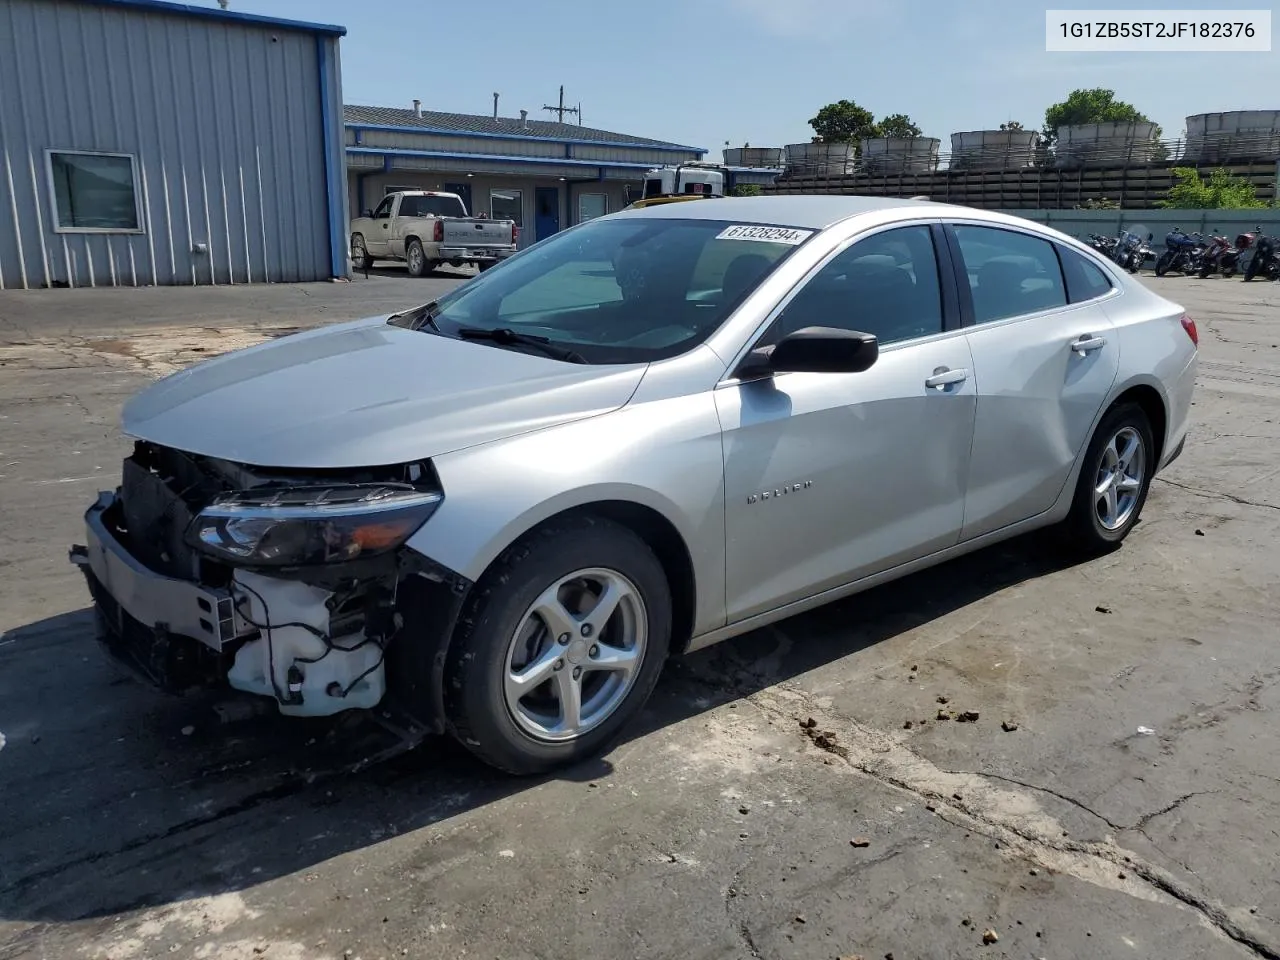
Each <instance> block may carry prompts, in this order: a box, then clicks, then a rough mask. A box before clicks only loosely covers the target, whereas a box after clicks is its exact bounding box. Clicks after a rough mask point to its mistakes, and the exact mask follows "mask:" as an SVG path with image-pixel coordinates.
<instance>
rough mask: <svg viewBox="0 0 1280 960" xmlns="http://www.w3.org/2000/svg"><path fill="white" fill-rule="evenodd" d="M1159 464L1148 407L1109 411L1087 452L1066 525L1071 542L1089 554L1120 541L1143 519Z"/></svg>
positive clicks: (1121, 407)
mask: <svg viewBox="0 0 1280 960" xmlns="http://www.w3.org/2000/svg"><path fill="white" fill-rule="evenodd" d="M1155 468H1156V463H1155V443H1154V441H1153V439H1152V434H1151V421H1150V420H1149V419H1148V418H1147V415H1146V413H1145V412H1144V411H1143V409H1142V408H1141V407H1140V406H1138V405H1137V404H1136V403H1124V404H1121V405H1119V406H1117V407H1114V408H1113V409H1111V410H1110V411H1108V412H1107V413H1106V415H1105V416H1103V418H1102V422H1101V423H1099V424H1098V429H1097V430H1096V431H1095V432H1094V435H1093V439H1092V440H1090V442H1089V449H1088V450H1087V451H1085V458H1084V466H1083V467H1082V468H1081V470H1080V479H1079V480H1078V481H1077V482H1076V493H1075V499H1074V501H1073V502H1072V504H1071V512H1070V513H1069V514H1068V515H1067V519H1066V522H1065V523H1064V524H1063V526H1064V528H1065V529H1064V532H1065V533H1066V534H1067V535H1068V539H1069V540H1070V542H1071V544H1072V545H1073V546H1075V547H1076V548H1077V550H1078V551H1079V552H1081V553H1084V554H1086V555H1089V554H1099V553H1104V552H1106V551H1107V550H1110V549H1113V548H1115V547H1117V546H1119V544H1120V542H1121V541H1122V540H1124V538H1125V537H1127V536H1128V535H1129V531H1131V530H1132V529H1133V527H1134V525H1135V524H1137V522H1138V516H1139V515H1140V514H1141V513H1142V506H1143V504H1144V503H1146V500H1147V491H1148V490H1149V489H1150V487H1151V478H1152V476H1153V475H1154V474H1155Z"/></svg>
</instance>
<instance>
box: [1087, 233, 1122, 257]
mask: <svg viewBox="0 0 1280 960" xmlns="http://www.w3.org/2000/svg"><path fill="white" fill-rule="evenodd" d="M1088 243H1089V246H1091V247H1093V249H1095V250H1097V251H1098V252H1099V253H1100V254H1102V255H1103V256H1104V257H1106V258H1107V259H1108V260H1110V259H1111V255H1112V253H1113V252H1114V251H1115V248H1116V238H1115V237H1104V236H1101V235H1100V234H1097V233H1091V234H1089V239H1088Z"/></svg>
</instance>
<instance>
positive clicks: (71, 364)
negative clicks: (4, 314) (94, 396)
mask: <svg viewBox="0 0 1280 960" xmlns="http://www.w3.org/2000/svg"><path fill="white" fill-rule="evenodd" d="M298 329H299V328H298V327H296V326H287V327H197V328H191V327H167V328H159V329H150V330H147V331H145V332H140V333H138V334H136V335H131V336H126V337H112V338H103V339H100V340H99V339H76V340H68V339H64V338H53V337H41V338H37V339H35V340H29V341H26V342H24V343H21V344H12V345H10V346H0V366H6V365H9V364H14V365H19V364H20V365H22V366H25V367H28V368H33V369H42V370H59V369H77V368H81V367H84V368H91V367H101V365H102V361H103V360H106V361H107V363H109V364H111V365H123V366H127V367H130V368H133V369H141V370H145V371H146V372H147V373H150V374H152V375H153V376H155V377H165V376H168V375H169V374H171V373H176V372H178V371H179V370H181V369H183V368H184V367H187V366H190V365H191V364H193V363H199V362H200V361H201V360H208V359H209V358H210V357H216V356H217V355H218V354H221V353H229V352H231V351H233V350H240V349H243V348H245V347H252V346H256V345H257V344H259V343H265V342H266V341H268V340H275V339H278V338H280V337H285V336H288V335H290V334H293V333H297V332H298Z"/></svg>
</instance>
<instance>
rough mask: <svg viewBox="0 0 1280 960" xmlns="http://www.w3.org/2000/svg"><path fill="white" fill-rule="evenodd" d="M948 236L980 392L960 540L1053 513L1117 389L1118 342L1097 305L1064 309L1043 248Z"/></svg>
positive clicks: (989, 233) (981, 236) (984, 231)
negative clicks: (969, 315) (968, 309)
mask: <svg viewBox="0 0 1280 960" xmlns="http://www.w3.org/2000/svg"><path fill="white" fill-rule="evenodd" d="M954 236H955V238H956V241H957V246H958V248H959V252H960V258H959V259H960V262H961V263H963V264H964V269H963V270H962V271H961V273H962V278H961V279H962V280H963V279H964V278H965V277H967V278H968V281H969V283H968V289H965V285H964V284H963V283H962V289H961V296H962V297H964V296H966V295H967V296H970V297H971V303H972V306H973V309H974V319H975V320H976V321H978V322H977V323H975V324H974V325H973V326H970V327H968V328H967V330H968V338H969V345H970V349H971V351H972V354H973V369H974V373H975V374H976V377H977V389H978V409H977V417H976V420H975V423H974V434H973V456H972V459H971V461H970V465H969V479H968V488H967V491H966V498H965V522H964V530H963V532H962V534H961V537H962V539H966V540H967V539H970V538H973V537H979V536H982V535H983V534H985V533H989V532H991V531H993V530H998V529H1000V528H1001V527H1005V526H1008V525H1009V524H1012V523H1017V522H1018V521H1020V520H1025V519H1028V518H1030V517H1034V516H1037V515H1039V514H1041V513H1043V512H1044V511H1046V510H1048V509H1049V508H1050V507H1051V506H1053V504H1054V502H1055V501H1056V500H1057V498H1058V495H1059V494H1060V493H1061V491H1062V488H1063V485H1064V484H1065V483H1066V482H1067V479H1068V477H1069V475H1070V472H1071V467H1072V465H1073V464H1074V463H1075V459H1076V456H1077V455H1078V454H1079V452H1080V451H1081V450H1082V449H1083V447H1084V446H1085V444H1087V443H1088V440H1089V429H1090V427H1091V425H1092V424H1093V421H1094V419H1095V417H1096V416H1097V414H1098V411H1099V410H1100V408H1101V407H1102V404H1103V403H1104V402H1105V400H1106V397H1107V395H1108V393H1109V392H1110V390H1111V386H1112V384H1113V383H1114V382H1115V379H1116V375H1117V373H1118V370H1119V342H1118V340H1117V339H1116V337H1115V335H1114V332H1113V330H1112V324H1111V321H1110V319H1109V318H1108V316H1107V313H1106V310H1105V308H1104V306H1103V304H1101V303H1099V302H1093V303H1079V304H1074V305H1067V304H1066V300H1067V299H1068V297H1067V294H1066V289H1065V285H1064V284H1063V281H1062V274H1061V270H1060V267H1059V263H1058V259H1057V256H1056V254H1055V253H1054V248H1053V245H1052V244H1050V243H1049V242H1048V241H1047V240H1041V239H1039V238H1034V237H1031V236H1029V235H1027V234H1010V232H1008V231H1004V230H998V229H993V228H986V227H959V228H957V230H956V232H955V234H954ZM984 281H985V284H986V286H985V289H984V286H983V284H984ZM1020 304H1021V306H1020ZM1027 306H1030V307H1032V308H1033V309H1039V310H1040V312H1038V313H1032V314H1030V315H1025V313H1026V311H1025V309H1024V308H1025V307H1027ZM1020 309H1022V310H1023V312H1024V315H1022V316H1018V315H1017V313H1018V311H1019V310H1020ZM1082 341H1083V342H1082Z"/></svg>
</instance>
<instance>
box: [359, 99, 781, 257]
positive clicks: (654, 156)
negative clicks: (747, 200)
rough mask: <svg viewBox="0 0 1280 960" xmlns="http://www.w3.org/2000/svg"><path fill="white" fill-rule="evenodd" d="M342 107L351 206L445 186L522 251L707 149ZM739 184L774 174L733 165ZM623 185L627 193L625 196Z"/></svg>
mask: <svg viewBox="0 0 1280 960" xmlns="http://www.w3.org/2000/svg"><path fill="white" fill-rule="evenodd" d="M520 113H521V116H520V117H518V118H517V117H499V116H497V115H496V112H495V115H494V116H491V117H486V116H479V115H475V114H463V113H443V112H440V111H433V110H424V109H423V108H422V104H421V102H420V101H414V105H413V108H412V109H408V108H396V107H373V106H358V105H352V104H348V105H347V107H346V152H347V177H348V192H349V195H350V196H349V202H350V209H351V211H352V214H353V215H354V216H359V215H360V214H361V213H363V212H365V211H370V212H372V210H373V208H375V207H377V206H378V204H379V202H380V201H381V200H382V198H383V197H384V196H385V195H386V193H388V192H389V191H392V190H447V191H449V192H451V193H457V194H458V195H460V196H461V197H462V200H463V203H465V204H466V207H467V211H468V212H469V213H472V214H476V215H484V216H490V217H501V218H504V219H507V218H509V219H512V220H514V221H515V222H516V224H517V226H519V227H520V245H521V246H525V245H527V244H530V243H533V242H535V241H537V240H541V239H543V238H545V237H547V236H550V235H551V234H553V233H556V232H557V231H559V230H563V229H565V228H566V227H570V226H573V225H574V224H577V223H581V222H582V221H584V220H590V219H593V218H594V217H599V216H603V215H604V214H606V213H613V212H614V211H617V210H621V209H622V208H623V207H624V206H626V204H627V203H628V202H630V200H631V199H634V198H635V197H634V196H633V195H632V194H635V195H638V188H639V186H640V184H641V182H642V181H643V179H644V172H645V171H646V170H649V169H651V168H653V167H660V166H664V165H668V164H676V163H687V162H689V161H691V160H700V159H702V157H703V156H704V155H705V154H706V153H707V151H706V150H705V149H703V148H701V147H689V146H684V145H682V144H678V143H671V142H668V141H666V140H652V139H649V138H647V137H637V136H632V135H631V134H626V133H614V132H612V131H609V130H598V129H595V128H593V127H585V126H580V125H578V124H571V123H563V122H554V121H549V120H533V119H530V118H529V116H528V111H524V110H522V111H520ZM734 171H735V177H736V180H737V182H739V183H759V184H768V183H772V182H773V180H774V178H775V177H776V176H777V175H778V174H779V173H781V170H760V169H754V168H734ZM628 188H631V189H630V190H629V189H628Z"/></svg>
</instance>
